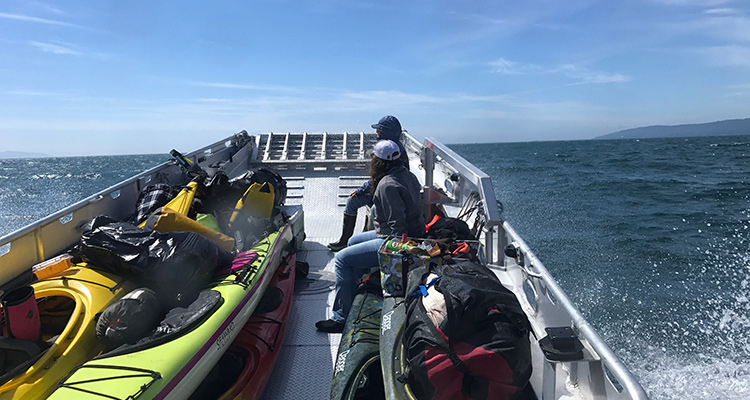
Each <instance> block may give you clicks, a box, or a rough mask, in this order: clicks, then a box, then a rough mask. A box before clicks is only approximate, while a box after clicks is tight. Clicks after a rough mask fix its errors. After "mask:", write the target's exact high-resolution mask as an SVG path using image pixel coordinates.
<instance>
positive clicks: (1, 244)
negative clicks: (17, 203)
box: [0, 131, 250, 286]
mask: <svg viewBox="0 0 750 400" xmlns="http://www.w3.org/2000/svg"><path fill="white" fill-rule="evenodd" d="M249 143H250V137H249V136H248V134H247V132H244V131H243V132H240V133H237V134H235V135H233V136H231V137H229V138H227V139H224V140H220V141H217V142H216V143H213V144H211V145H208V146H206V147H203V148H202V149H199V150H196V151H193V152H191V153H186V154H185V155H184V156H185V157H186V158H188V159H190V160H191V162H195V163H199V164H201V165H205V166H209V165H212V164H218V163H221V164H223V165H222V166H221V168H227V167H228V166H229V167H230V168H231V167H232V166H231V163H227V160H229V159H231V158H232V155H234V154H236V153H237V152H238V151H239V150H240V149H242V148H244V147H245V146H246V145H248V144H249ZM165 158H166V156H165ZM218 167H219V166H218V165H217V168H218ZM184 179H185V178H184V176H183V171H182V170H181V169H180V167H179V166H178V165H177V164H176V163H175V162H173V161H166V162H164V163H162V164H160V165H157V166H155V167H153V168H151V169H149V170H147V171H145V172H142V173H139V174H137V175H135V176H133V177H131V178H128V179H126V180H124V181H122V182H120V183H117V184H116V185H113V186H110V187H108V188H106V189H104V190H101V191H99V192H97V193H95V194H93V195H91V196H89V197H87V198H85V199H83V200H81V201H79V202H76V203H74V204H72V205H70V206H68V207H65V208H63V209H62V210H60V211H57V212H55V213H53V214H50V215H48V216H46V217H44V218H42V219H40V220H38V221H36V222H34V223H31V224H29V225H27V226H24V227H23V228H20V229H18V230H16V231H14V232H11V233H9V234H7V235H5V236H3V237H2V238H0V282H2V285H0V286H13V285H15V280H16V279H17V278H19V277H21V279H23V274H24V273H30V268H31V266H33V265H35V264H37V263H39V262H41V261H44V260H46V259H48V258H50V257H52V256H54V255H56V254H59V253H61V252H63V251H65V250H67V249H69V248H70V247H71V246H73V245H74V244H75V243H76V242H77V241H78V239H79V238H80V235H81V233H82V231H83V228H84V226H85V224H86V223H88V221H90V220H91V219H92V218H94V217H95V216H97V215H101V214H107V215H109V216H111V217H113V218H117V219H126V218H127V217H128V215H122V212H124V210H132V209H133V207H132V205H133V204H135V202H136V201H137V199H138V195H139V194H140V192H141V189H143V188H144V187H145V186H147V185H148V184H150V183H156V182H171V183H176V182H180V180H184Z"/></svg>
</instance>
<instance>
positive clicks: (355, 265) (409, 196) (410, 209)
mask: <svg viewBox="0 0 750 400" xmlns="http://www.w3.org/2000/svg"><path fill="white" fill-rule="evenodd" d="M400 157H401V149H400V148H399V146H398V145H397V144H396V143H395V142H393V141H392V140H381V141H379V142H378V143H377V144H376V145H375V148H374V149H373V157H372V159H371V161H370V179H371V183H372V187H373V188H375V189H374V193H373V206H372V209H371V210H370V216H371V218H372V221H373V224H374V225H375V230H373V231H367V232H362V233H358V234H356V235H354V236H352V237H351V239H349V246H347V247H346V248H344V249H343V250H341V251H340V252H338V253H337V254H336V258H334V265H335V270H336V297H335V299H334V302H333V315H332V316H331V319H328V320H323V321H318V322H317V323H316V324H315V326H316V327H317V328H318V330H319V331H323V332H329V333H339V332H342V331H343V329H344V322H345V321H346V317H347V315H348V314H349V308H350V307H351V305H352V301H353V300H354V294H355V291H356V286H357V280H359V278H361V277H362V275H364V274H368V273H370V271H371V270H372V269H375V268H378V267H379V265H380V264H379V261H378V249H379V248H380V246H381V245H382V244H383V242H384V241H385V238H386V237H388V236H396V237H400V236H402V235H403V234H406V235H407V236H409V237H423V236H424V234H425V231H424V207H423V206H422V200H421V196H420V189H421V185H420V184H419V181H418V180H417V177H416V176H414V174H412V173H411V171H409V170H408V169H406V167H405V166H404V164H403V162H402V161H401V158H400Z"/></svg>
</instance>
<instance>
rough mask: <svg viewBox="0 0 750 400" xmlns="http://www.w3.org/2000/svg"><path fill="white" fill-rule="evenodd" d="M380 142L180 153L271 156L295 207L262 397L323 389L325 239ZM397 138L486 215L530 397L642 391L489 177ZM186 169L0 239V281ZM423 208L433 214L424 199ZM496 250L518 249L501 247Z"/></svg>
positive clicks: (445, 189)
mask: <svg viewBox="0 0 750 400" xmlns="http://www.w3.org/2000/svg"><path fill="white" fill-rule="evenodd" d="M376 141H377V138H376V137H375V134H374V133H369V134H365V133H359V134H356V133H355V134H348V133H343V134H327V133H315V134H308V133H297V134H276V133H272V134H269V133H266V134H260V135H258V136H249V135H248V134H247V133H246V132H244V131H243V132H240V133H237V134H235V135H234V136H232V137H229V138H227V139H226V140H222V141H219V142H216V143H213V144H211V145H209V146H206V147H204V148H202V149H199V150H196V151H194V152H192V153H189V154H187V155H186V157H187V158H188V159H189V160H191V162H192V163H196V164H200V165H201V166H202V167H203V168H206V169H207V171H209V172H210V171H212V170H213V171H216V169H217V168H218V169H222V170H223V171H224V172H225V173H226V174H227V175H228V176H230V177H235V176H238V175H240V174H242V173H244V172H246V171H247V170H248V169H254V168H257V167H265V166H270V167H272V168H274V169H276V170H277V171H278V172H279V173H280V174H281V175H282V176H283V177H284V178H285V180H286V181H287V188H288V191H287V197H286V201H285V204H286V205H287V206H289V211H293V212H295V213H296V212H300V208H301V209H302V211H301V212H302V215H303V220H304V227H305V234H306V239H305V240H304V242H303V243H301V244H298V250H299V252H298V254H297V260H298V261H304V262H307V263H308V264H309V267H310V272H309V275H308V276H307V278H306V279H304V280H298V281H296V282H295V293H294V298H293V303H292V309H291V312H290V315H289V318H288V322H287V327H286V331H285V336H284V340H283V342H282V349H281V352H280V353H279V358H278V359H277V361H276V364H275V366H274V369H273V372H272V375H271V377H270V380H269V381H268V383H267V385H266V389H265V392H264V394H263V398H264V399H325V398H329V397H330V385H331V378H332V375H333V366H334V360H335V358H336V353H337V350H338V345H339V341H340V339H341V335H340V334H326V333H321V332H318V331H317V330H316V329H315V322H317V321H319V320H323V319H327V318H329V317H330V316H331V304H332V301H333V285H334V267H333V259H334V256H335V254H334V253H332V252H330V251H329V250H328V248H327V247H326V244H328V243H330V242H332V241H334V240H336V239H338V236H339V235H340V234H341V228H342V226H341V225H342V219H343V210H344V206H345V202H346V199H347V197H348V195H349V194H350V193H351V192H352V191H353V190H354V189H356V188H357V187H359V186H360V185H361V184H362V183H363V182H364V181H365V180H367V179H368V173H367V171H368V166H369V156H368V154H367V150H368V149H371V148H372V147H373V145H374V144H375V142H376ZM402 142H403V143H404V145H405V147H406V151H407V153H408V155H409V158H410V167H411V170H412V172H413V173H414V174H415V175H416V176H417V178H418V179H419V180H420V183H421V184H422V185H423V190H424V193H423V195H424V196H425V199H426V200H427V202H426V203H429V204H430V205H439V206H440V207H443V208H444V211H445V212H446V214H447V215H449V216H458V215H459V214H462V210H463V209H464V207H465V206H467V205H468V204H471V203H472V199H474V201H475V202H474V206H473V209H474V210H475V211H476V217H477V220H479V219H480V216H481V217H482V218H481V222H482V223H481V234H480V238H479V239H480V241H481V242H482V243H483V245H484V246H485V247H484V249H485V252H484V254H485V259H486V262H487V265H488V267H489V268H490V269H491V270H493V271H494V272H495V274H496V275H497V276H498V278H499V279H500V280H501V282H502V283H503V284H504V285H505V286H506V287H507V288H508V289H509V290H511V291H512V292H513V293H514V294H515V295H516V297H517V298H518V299H519V301H520V303H521V306H522V308H523V309H524V312H526V314H527V316H528V317H529V321H530V323H531V327H532V337H531V343H532V346H531V350H532V363H533V369H534V372H533V375H532V378H531V384H532V387H533V390H534V392H535V394H536V396H537V397H538V398H543V399H563V398H564V399H599V398H607V399H645V398H647V395H646V393H645V391H644V390H643V388H642V387H641V386H640V384H639V383H638V381H637V379H636V378H635V377H634V376H633V375H632V374H631V373H630V372H629V371H628V370H627V368H626V367H625V366H624V365H623V363H622V361H621V360H619V358H618V357H617V356H616V355H615V354H614V353H613V352H612V350H611V349H610V348H609V347H608V346H607V345H606V344H605V343H604V341H603V340H602V339H601V337H599V335H598V334H597V333H596V331H595V330H594V329H593V328H592V327H591V326H590V325H589V324H588V322H587V321H586V320H585V319H584V318H583V316H582V315H581V314H580V312H579V311H578V310H577V308H576V307H575V305H574V304H572V302H570V300H569V299H568V298H567V296H566V294H565V293H564V292H563V291H562V289H561V288H560V287H559V286H558V285H557V283H556V282H555V280H554V278H552V276H551V275H550V274H549V273H548V272H547V270H546V268H545V267H544V264H543V263H542V262H541V261H540V260H539V259H538V258H537V257H536V256H535V255H534V253H533V251H532V250H531V249H530V248H529V247H528V246H527V245H526V243H525V242H524V241H523V239H522V238H521V237H520V236H519V235H518V234H517V233H516V232H515V230H514V229H513V228H512V227H511V225H510V224H509V223H508V222H507V221H504V220H503V218H502V216H501V214H500V212H501V207H500V206H499V204H498V202H497V200H496V198H495V193H494V189H493V187H492V181H491V179H490V177H489V176H487V175H486V174H485V173H484V172H482V171H481V170H479V169H477V168H476V167H474V166H473V165H471V164H470V163H469V162H468V161H466V160H465V159H463V158H462V157H460V156H459V155H458V154H456V153H454V152H453V151H451V150H450V149H449V148H448V147H446V146H444V145H442V144H440V143H438V142H435V141H434V140H431V139H426V140H425V141H424V142H419V141H417V140H416V139H414V138H413V137H411V136H410V135H408V134H405V135H404V136H403V139H402ZM184 179H185V174H184V171H183V170H182V169H181V168H180V167H179V166H178V163H176V162H167V163H164V164H162V165H159V166H157V167H154V168H152V169H150V170H148V171H144V172H143V173H141V174H138V175H136V176H134V177H131V178H129V179H126V180H124V181H123V182H121V183H119V184H117V185H114V186H112V187H110V188H107V189H105V190H103V191H101V192H99V193H96V194H94V195H92V196H90V197H88V198H86V199H84V200H81V201H80V202H78V203H76V204H73V205H71V206H69V207H66V208H64V209H62V210H59V211H58V212H56V213H53V214H50V215H49V216H47V217H45V218H43V219H41V220H39V221H37V222H35V223H34V224H31V225H29V226H26V227H24V228H22V229H20V230H18V231H16V232H14V233H11V234H9V235H6V236H5V237H2V238H0V282H2V283H3V287H5V288H10V287H13V286H14V285H17V284H18V283H19V282H23V281H26V280H29V279H31V271H30V268H31V266H33V265H35V264H36V263H39V262H41V261H44V260H46V259H48V258H49V257H52V256H54V255H56V254H60V253H61V252H63V251H65V250H66V249H68V248H70V247H71V246H72V245H74V244H75V243H76V241H77V240H78V238H79V237H80V234H81V230H82V228H83V227H84V226H85V224H86V223H87V222H88V221H89V220H91V218H93V217H95V216H97V215H101V214H106V215H109V216H111V217H113V218H116V219H122V220H126V219H127V218H128V217H129V215H130V214H131V213H132V211H133V205H134V204H135V203H136V200H137V198H138V196H139V194H140V193H141V190H142V189H143V188H144V187H145V186H146V185H148V184H151V183H154V182H165V183H174V182H184ZM477 200H478V201H477ZM300 206H301V207H300ZM425 211H426V212H427V214H429V213H430V209H429V208H427V206H426V209H425ZM364 219H365V212H364V210H360V211H359V215H358V222H357V226H356V228H355V232H360V231H362V228H363V225H364ZM504 249H510V250H511V254H512V253H515V255H511V256H506V254H505V252H504V251H503V250H504ZM583 284H585V283H583ZM548 327H572V328H573V330H574V333H575V334H576V335H577V338H578V339H580V341H581V342H582V344H583V346H584V355H583V357H582V358H580V359H576V360H572V361H569V362H556V361H553V360H548V359H545V356H544V355H543V354H542V351H541V349H540V346H539V345H538V344H537V341H538V340H539V339H541V338H542V337H544V336H545V335H546V331H545V329H546V328H548Z"/></svg>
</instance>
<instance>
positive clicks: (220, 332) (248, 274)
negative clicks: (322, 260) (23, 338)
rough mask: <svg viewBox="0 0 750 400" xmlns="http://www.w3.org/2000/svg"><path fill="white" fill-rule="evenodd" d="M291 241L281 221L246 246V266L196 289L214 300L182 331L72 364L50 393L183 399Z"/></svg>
mask: <svg viewBox="0 0 750 400" xmlns="http://www.w3.org/2000/svg"><path fill="white" fill-rule="evenodd" d="M293 243H294V234H293V229H292V225H291V224H290V223H286V224H284V225H282V227H281V228H280V229H278V230H277V231H276V232H273V233H271V234H269V235H268V236H267V237H265V238H264V239H263V240H261V241H260V242H259V243H258V244H256V245H255V246H254V247H252V248H251V249H249V250H250V251H254V252H256V253H257V254H258V257H257V259H255V261H253V262H252V263H251V264H249V266H248V267H247V268H245V269H243V270H242V271H239V272H236V273H235V274H229V275H226V276H224V277H222V278H220V279H217V280H216V281H215V282H214V284H213V285H211V286H210V287H209V288H207V289H208V290H205V291H204V292H202V293H201V296H199V297H207V298H213V301H212V302H210V303H211V304H210V305H209V306H206V307H204V308H205V309H203V310H202V313H203V317H202V319H201V320H200V321H196V322H195V323H194V324H193V325H191V326H190V327H189V328H188V329H187V332H185V333H182V334H177V335H172V336H169V337H167V338H162V339H160V340H158V341H156V343H149V344H146V345H144V346H142V348H138V346H136V348H134V349H130V350H128V351H126V352H123V351H118V350H115V351H112V352H110V353H105V354H103V355H101V356H99V357H96V358H95V359H93V360H91V361H88V362H86V363H85V364H83V365H81V366H80V367H78V368H76V369H74V370H73V371H72V372H71V374H69V375H68V377H66V378H65V379H64V380H63V382H62V383H60V384H59V385H58V387H57V389H56V390H55V392H54V393H53V394H52V395H51V396H50V397H49V398H50V399H72V398H75V399H102V398H118V399H125V398H127V399H167V398H187V397H188V396H189V395H190V393H192V392H193V391H194V390H195V388H196V387H197V386H198V384H200V382H201V381H202V380H203V378H204V377H205V376H206V374H207V373H208V372H209V371H210V370H211V368H212V367H213V366H214V365H215V364H216V362H217V361H218V360H219V358H220V357H221V355H222V354H223V353H224V352H225V351H226V349H227V348H228V347H229V345H230V344H231V343H232V341H233V340H234V338H235V337H236V336H237V334H238V333H239V331H240V329H241V328H242V326H243V325H244V324H245V322H246V321H247V320H248V318H249V317H250V315H251V314H252V313H253V311H254V310H255V307H256V306H257V304H258V302H259V301H260V298H261V297H262V295H263V292H264V291H265V289H266V287H267V286H268V283H269V282H270V281H271V278H272V277H273V274H274V272H275V271H276V269H277V267H278V266H279V263H280V261H282V259H283V258H284V257H286V255H287V254H288V253H289V252H290V251H291V247H292V244H293ZM204 294H205V296H203V295H204Z"/></svg>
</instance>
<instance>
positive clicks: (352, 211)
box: [344, 192, 372, 215]
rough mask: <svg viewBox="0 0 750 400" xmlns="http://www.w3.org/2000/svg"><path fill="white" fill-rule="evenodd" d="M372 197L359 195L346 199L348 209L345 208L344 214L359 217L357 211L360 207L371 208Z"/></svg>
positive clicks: (367, 194)
mask: <svg viewBox="0 0 750 400" xmlns="http://www.w3.org/2000/svg"><path fill="white" fill-rule="evenodd" d="M371 205H372V195H371V194H370V193H369V192H368V193H357V194H355V195H354V196H351V197H349V198H348V199H346V207H345V208H344V214H346V215H357V210H359V209H360V207H364V206H371Z"/></svg>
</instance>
